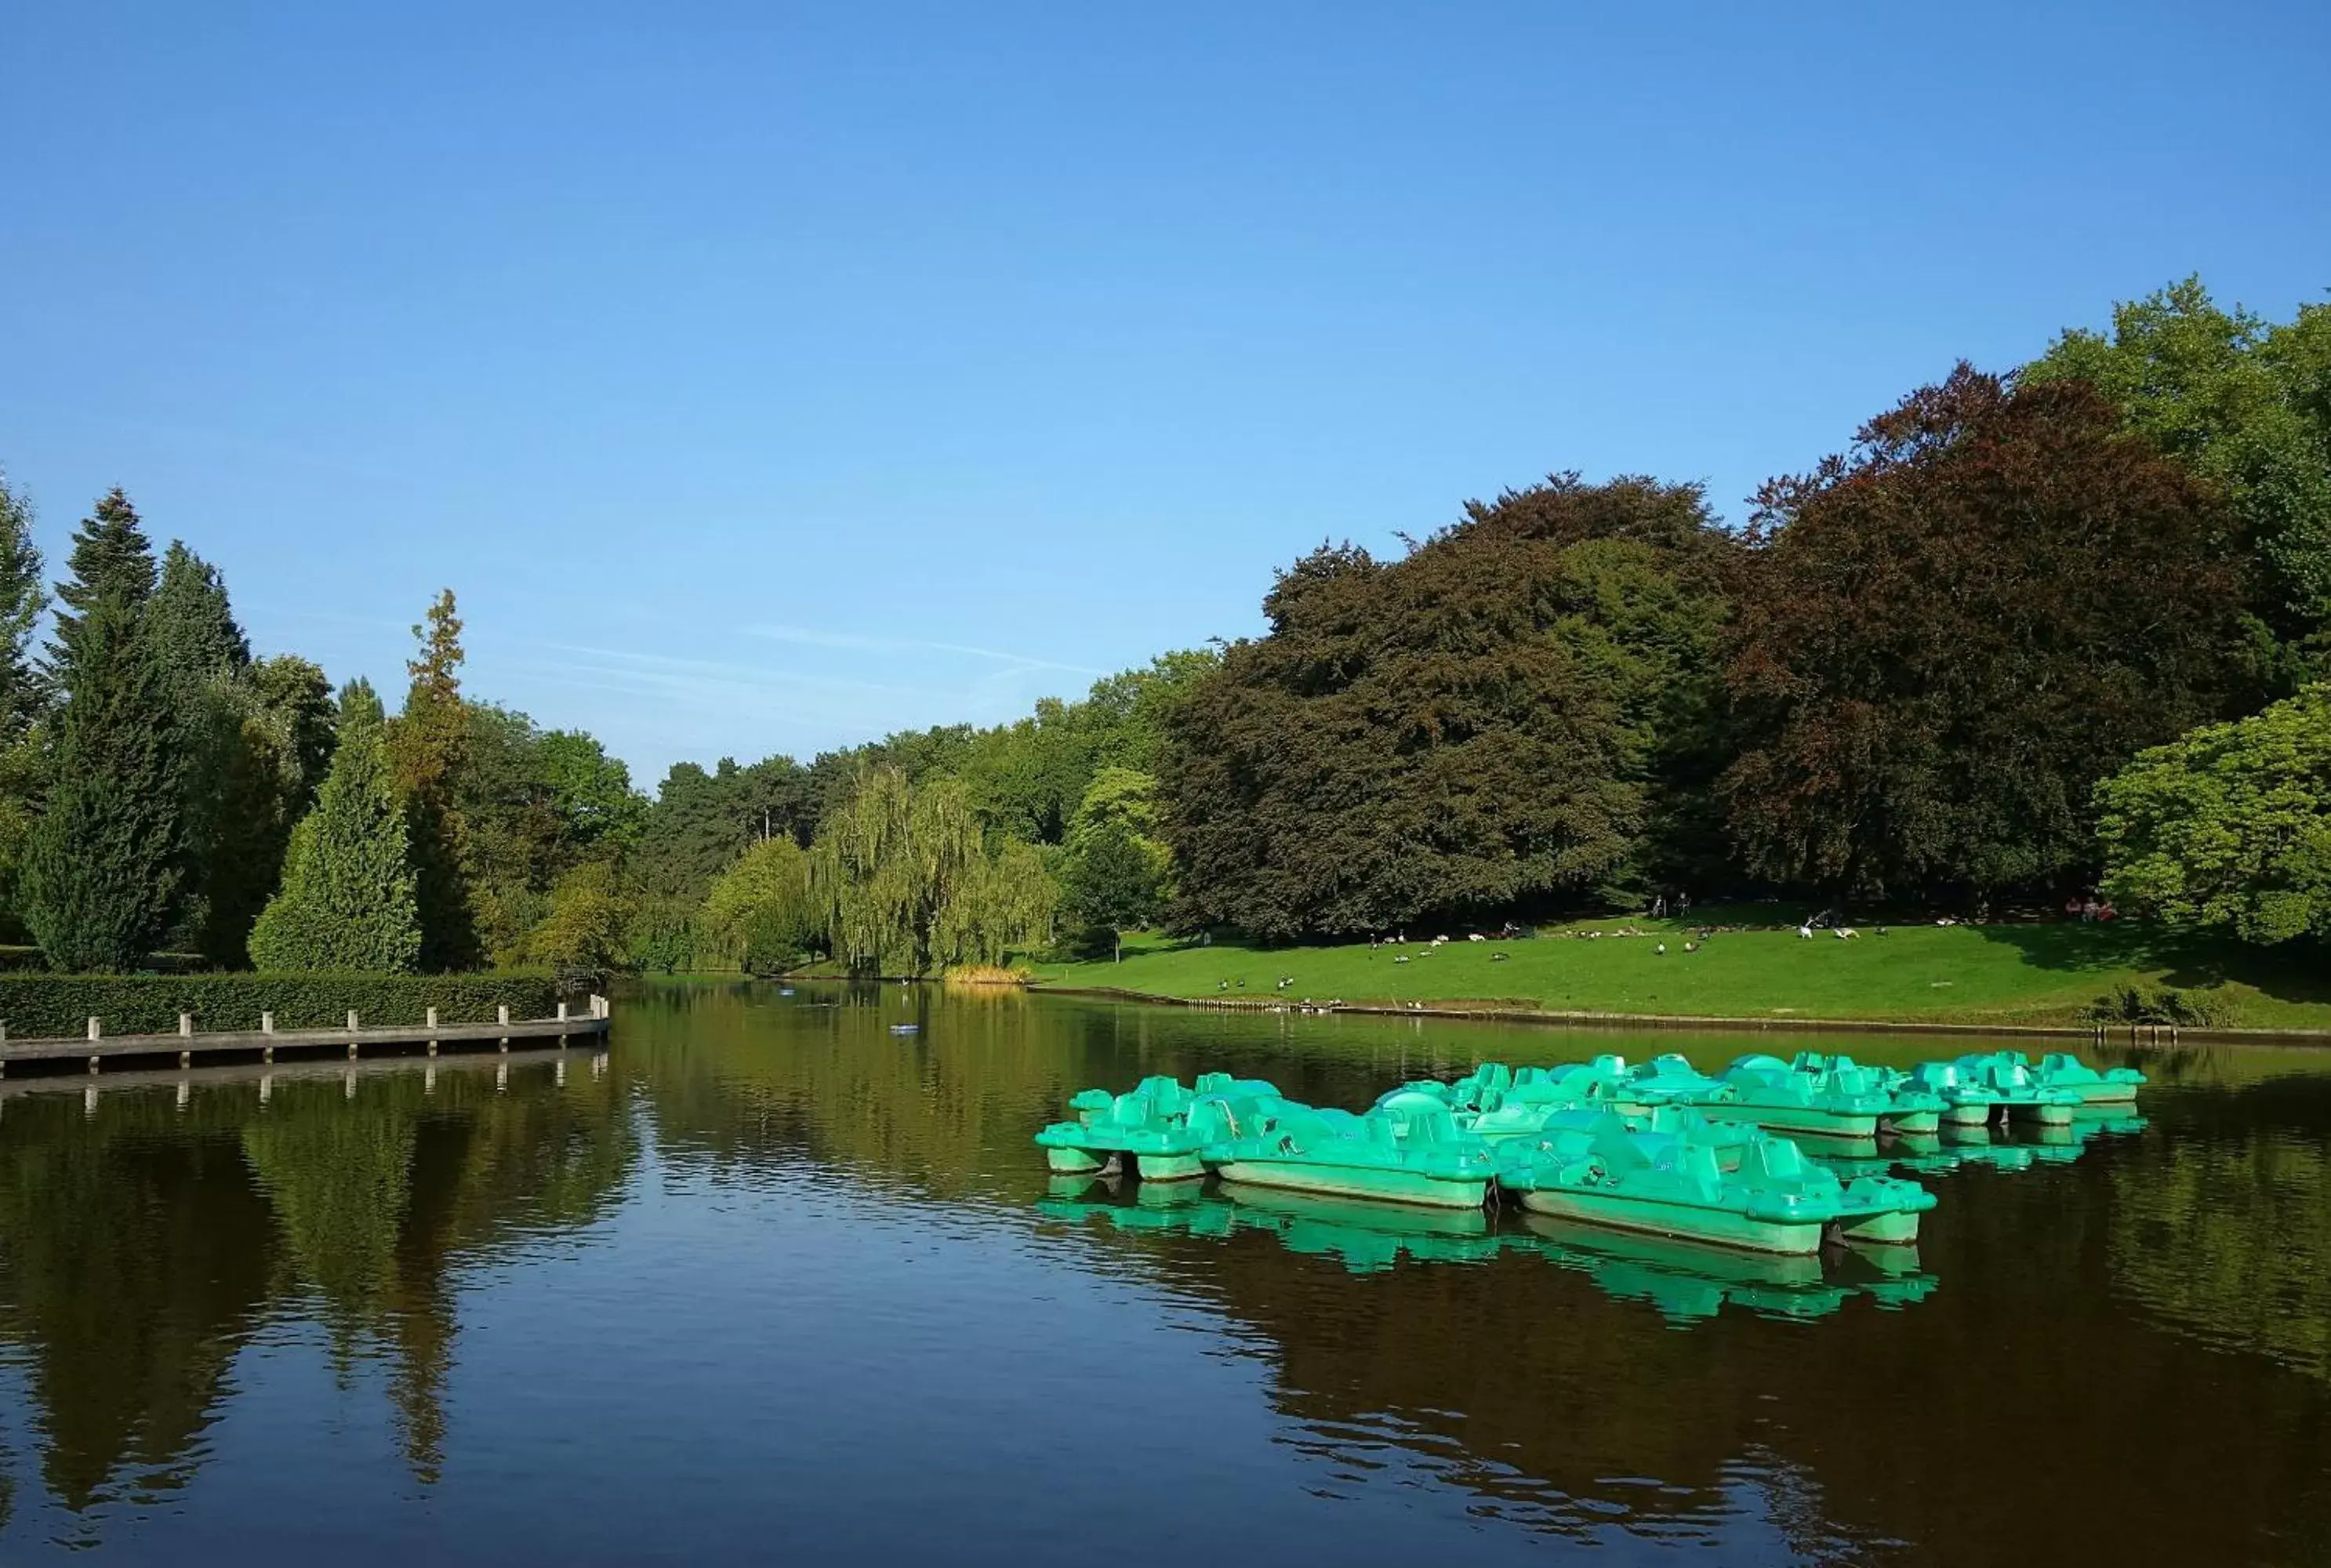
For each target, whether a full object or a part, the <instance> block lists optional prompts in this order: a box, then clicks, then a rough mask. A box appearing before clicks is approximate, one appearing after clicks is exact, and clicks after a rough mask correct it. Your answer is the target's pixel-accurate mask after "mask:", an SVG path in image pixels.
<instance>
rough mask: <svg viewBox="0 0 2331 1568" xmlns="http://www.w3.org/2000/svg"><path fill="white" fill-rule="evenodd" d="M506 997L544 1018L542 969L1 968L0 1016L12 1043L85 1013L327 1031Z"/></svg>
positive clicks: (135, 1028) (131, 1023) (551, 991)
mask: <svg viewBox="0 0 2331 1568" xmlns="http://www.w3.org/2000/svg"><path fill="white" fill-rule="evenodd" d="M501 1003H509V1010H510V1016H511V1017H513V1018H543V1017H547V1016H548V1015H549V1014H550V1013H551V1012H555V1011H556V1010H557V991H556V988H555V987H554V985H553V984H552V981H551V978H550V976H549V975H547V974H529V973H518V974H0V1023H5V1025H6V1026H7V1030H8V1034H9V1036H10V1038H12V1039H16V1040H33V1039H56V1038H68V1037H71V1036H73V1035H78V1034H80V1033H81V1031H83V1030H84V1029H85V1028H87V1026H88V1023H89V1020H90V1018H91V1017H94V1018H96V1019H97V1020H98V1021H99V1023H100V1027H102V1028H103V1030H104V1031H105V1032H106V1033H108V1034H162V1033H166V1032H168V1031H171V1030H174V1029H176V1028H177V1027H178V1014H179V1013H180V1012H191V1013H193V1014H194V1015H195V1028H196V1029H198V1030H229V1029H257V1028H258V1027H259V1016H260V1014H261V1013H262V1012H271V1013H273V1014H274V1015H275V1027H276V1028H278V1029H331V1028H337V1027H338V1026H340V1025H343V1024H345V1023H347V1020H348V1009H350V1008H355V1009H356V1010H357V1014H358V1016H359V1017H360V1018H361V1020H362V1021H363V1022H364V1023H365V1024H366V1026H367V1027H371V1026H376V1025H377V1026H382V1027H385V1026H387V1025H390V1024H406V1023H419V1022H423V1020H424V1019H426V1018H427V1017H428V1015H429V1009H430V1008H432V1007H434V1008H435V1009H437V1017H438V1021H439V1022H442V1023H490V1022H493V1019H494V1010H495V1008H496V1007H497V1006H499V1004H501Z"/></svg>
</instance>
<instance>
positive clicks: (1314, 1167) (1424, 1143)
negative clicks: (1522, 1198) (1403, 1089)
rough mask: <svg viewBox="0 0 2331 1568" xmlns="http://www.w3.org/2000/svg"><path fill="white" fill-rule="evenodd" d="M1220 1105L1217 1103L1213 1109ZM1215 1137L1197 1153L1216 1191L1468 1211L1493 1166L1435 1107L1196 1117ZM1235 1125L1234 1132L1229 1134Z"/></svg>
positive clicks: (1279, 1106)
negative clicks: (1277, 1192) (1240, 1188)
mask: <svg viewBox="0 0 2331 1568" xmlns="http://www.w3.org/2000/svg"><path fill="white" fill-rule="evenodd" d="M1213 1103H1214V1104H1215V1105H1218V1106H1219V1105H1221V1104H1222V1102H1220V1101H1216V1102H1213ZM1202 1118H1203V1119H1204V1120H1207V1121H1208V1122H1209V1123H1210V1124H1212V1125H1213V1126H1216V1127H1217V1129H1218V1136H1216V1137H1215V1139H1214V1140H1213V1141H1212V1142H1210V1143H1208V1144H1207V1145H1206V1146H1205V1149H1204V1160H1205V1163H1206V1164H1207V1166H1208V1167H1209V1168H1210V1169H1212V1170H1213V1171H1214V1172H1215V1174H1218V1175H1220V1176H1221V1177H1222V1178H1223V1180H1224V1181H1226V1182H1243V1183H1248V1184H1249V1185H1251V1186H1256V1187H1285V1188H1288V1189H1289V1190H1291V1191H1294V1192H1299V1193H1323V1194H1326V1195H1327V1196H1329V1197H1337V1198H1365V1199H1367V1200H1369V1201H1371V1202H1387V1203H1420V1204H1422V1205H1424V1206H1425V1207H1427V1208H1433V1209H1478V1208H1479V1207H1480V1206H1481V1204H1482V1202H1484V1201H1485V1200H1486V1199H1487V1198H1488V1197H1489V1183H1490V1182H1491V1180H1493V1179H1494V1178H1495V1176H1496V1175H1497V1159H1496V1156H1495V1155H1492V1154H1491V1153H1490V1152H1489V1145H1488V1144H1487V1143H1486V1142H1484V1141H1483V1140H1482V1139H1481V1138H1479V1137H1478V1136H1475V1135H1473V1134H1471V1133H1469V1132H1467V1131H1465V1130H1464V1129H1462V1128H1460V1126H1458V1125H1457V1118H1456V1117H1454V1116H1453V1115H1451V1112H1450V1110H1449V1107H1446V1106H1442V1105H1421V1106H1402V1107H1384V1108H1382V1109H1377V1110H1372V1111H1369V1112H1368V1113H1367V1114H1366V1115H1365V1116H1355V1115H1353V1114H1352V1113H1351V1112H1350V1111H1344V1110H1320V1109H1317V1108H1315V1107H1311V1106H1307V1105H1299V1104H1297V1103H1295V1102H1294V1101H1292V1100H1283V1099H1275V1098H1274V1099H1267V1100H1263V1101H1261V1102H1260V1103H1259V1104H1258V1105H1257V1106H1256V1107H1254V1114H1253V1115H1252V1116H1251V1117H1236V1118H1232V1117H1228V1116H1227V1115H1224V1114H1221V1113H1213V1112H1203V1111H1202V1112H1201V1113H1199V1114H1196V1115H1194V1116H1193V1117H1192V1120H1193V1122H1196V1121H1198V1120H1200V1119H1202ZM1234 1124H1235V1125H1234Z"/></svg>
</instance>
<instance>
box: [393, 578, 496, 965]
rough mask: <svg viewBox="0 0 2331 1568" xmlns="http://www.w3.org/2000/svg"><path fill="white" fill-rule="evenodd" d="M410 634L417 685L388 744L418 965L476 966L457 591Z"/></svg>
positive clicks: (410, 664) (409, 668)
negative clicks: (414, 886) (414, 900)
mask: <svg viewBox="0 0 2331 1568" xmlns="http://www.w3.org/2000/svg"><path fill="white" fill-rule="evenodd" d="M413 635H414V639H415V640H416V641H419V643H420V644H421V647H420V651H419V652H418V653H417V654H416V656H415V657H414V658H413V659H411V660H408V661H407V662H406V664H405V667H404V668H405V670H406V672H407V673H408V674H409V675H410V676H411V677H412V684H411V685H410V686H409V687H407V688H406V689H405V693H404V713H403V714H402V715H401V716H399V717H398V718H397V721H396V723H395V725H394V726H393V727H391V728H390V730H389V735H388V746H389V758H390V761H391V763H392V765H394V767H395V774H396V790H397V795H398V798H399V799H400V800H402V801H403V802H404V810H405V818H406V821H407V822H408V823H409V825H410V828H411V832H412V835H413V863H414V870H415V871H416V872H417V873H418V874H419V882H418V894H419V898H420V908H421V966H422V967H423V969H429V970H449V969H473V968H475V967H477V965H478V964H479V962H480V957H481V956H482V954H481V945H480V940H479V936H478V921H477V912H476V908H475V904H474V901H473V899H472V898H471V869H470V854H469V825H468V823H467V822H466V821H465V820H464V819H463V817H462V814H461V806H460V803H459V797H458V794H457V793H456V792H457V790H458V788H459V784H460V775H461V766H462V763H463V761H464V759H465V754H466V752H467V749H468V740H469V712H468V708H467V706H466V705H465V704H464V703H463V702H462V700H461V657H462V655H461V617H460V616H459V615H458V614H457V613H455V612H454V606H453V590H452V589H451V588H447V589H445V590H443V591H442V592H441V593H440V594H438V595H437V598H436V601H435V603H432V604H431V605H430V606H429V617H428V620H427V622H426V623H425V624H423V625H419V626H415V627H414V629H413Z"/></svg>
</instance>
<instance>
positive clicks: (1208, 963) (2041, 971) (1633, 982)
mask: <svg viewBox="0 0 2331 1568" xmlns="http://www.w3.org/2000/svg"><path fill="white" fill-rule="evenodd" d="M1622 929H1623V930H1632V931H1637V932H1641V935H1640V936H1616V935H1613V934H1612V933H1614V932H1617V931H1620V930H1622ZM1698 929H1699V927H1698V924H1697V923H1695V922H1687V921H1680V920H1650V919H1623V920H1605V921H1603V922H1602V923H1600V924H1599V925H1585V926H1578V927H1562V928H1559V929H1553V930H1548V931H1546V932H1544V933H1542V934H1541V935H1539V936H1534V937H1529V938H1527V939H1523V940H1518V941H1489V942H1470V941H1467V940H1465V939H1464V937H1463V935H1462V934H1461V933H1457V932H1451V936H1456V937H1458V940H1456V941H1453V942H1451V943H1449V944H1447V945H1446V946H1441V947H1437V948H1435V947H1430V946H1427V945H1425V944H1424V943H1421V942H1413V941H1412V942H1410V943H1408V944H1407V945H1405V946H1400V947H1391V946H1384V947H1375V948H1371V947H1370V946H1368V945H1367V944H1366V943H1365V942H1361V943H1356V944H1351V945H1346V946H1312V947H1273V948H1259V947H1251V946H1242V945H1238V944H1233V943H1221V942H1218V943H1214V944H1213V945H1212V946H1202V945H1197V944H1194V943H1188V942H1180V941H1175V940H1171V939H1168V938H1165V937H1147V938H1144V939H1141V940H1138V941H1128V942H1127V944H1126V950H1125V961H1124V962H1123V963H1122V964H1112V963H1110V962H1108V960H1106V959H1102V960H1099V961H1098V962H1093V963H1083V964H1051V965H1037V966H1036V980H1037V983H1038V984H1042V985H1052V986H1073V987H1116V988H1121V989H1124V990H1127V991H1137V992H1142V993H1148V994H1151V995H1159V996H1177V997H1207V996H1232V997H1244V998H1260V999H1262V1000H1265V1001H1270V1000H1272V999H1275V998H1284V999H1286V1000H1288V1001H1290V1002H1300V1001H1303V1000H1306V999H1309V1000H1312V1001H1325V1000H1328V999H1331V998H1332V999H1335V1000H1338V1001H1342V1002H1346V1003H1403V1002H1422V1003H1427V1004H1456V1003H1475V1004H1496V1005H1499V1006H1505V1007H1515V1008H1531V1009H1538V1010H1543V1011H1546V1012H1634V1013H1661V1014H1675V1015H1697V1016H1703V1017H1726V1018H1774V1019H1788V1018H1809V1019H1813V1018H1832V1019H1834V1018H1848V1019H1872V1020H1899V1021H1904V1022H1910V1021H1917V1022H1951V1023H2072V1022H2079V1021H2080V1016H2081V1013H2082V1010H2083V1009H2084V1008H2086V1007H2087V1006H2088V1004H2090V1003H2093V1002H2094V1001H2095V1000H2096V999H2097V998H2098V996H2100V995H2103V994H2106V993H2117V992H2121V991H2123V990H2126V989H2135V990H2136V991H2138V992H2140V993H2146V994H2148V995H2152V996H2157V995H2158V994H2159V993H2161V991H2162V990H2163V989H2164V988H2166V987H2174V988H2176V989H2178V990H2179V991H2180V992H2182V993H2184V996H2185V999H2186V1000H2187V1002H2188V1003H2190V1004H2193V1005H2195V1006H2198V1007H2200V1008H2201V1009H2203V1010H2204V1011H2205V1012H2207V1013H2208V1014H2209V1015H2210V1017H2209V1022H2212V1023H2216V1024H2220V1025H2222V1026H2226V1027H2232V1028H2249V1029H2331V974H2326V972H2325V971H2326V967H2331V966H2326V965H2324V964H2323V963H2322V961H2321V955H2320V954H2319V953H2316V954H2313V955H2308V954H2300V953H2293V954H2291V955H2287V956H2286V955H2276V954H2260V953H2259V952H2257V951H2255V950H2247V949H2241V948H2238V947H2232V946H2215V945H2208V944H2197V943H2193V942H2186V941H2180V940H2177V939H2175V938H2174V937H2171V936H2168V935H2166V934H2165V933H2164V932H2162V931H2160V930H2158V929H2157V928H2154V927H2146V926H2143V925H2140V924H2137V923H2135V922H2130V921H2116V922H2113V923H2110V924H2107V925H2080V924H2078V923H2067V924H2042V925H1998V926H1951V927H1936V926H1913V927H1900V926H1898V927H1892V928H1890V929H1889V932H1888V934H1887V935H1886V936H1877V935H1875V933H1874V930H1873V929H1870V928H1865V929H1864V931H1863V934H1862V936H1860V939H1858V940H1855V941H1842V940H1840V939H1838V938H1836V937H1834V936H1831V935H1829V934H1827V933H1816V934H1815V935H1814V936H1813V937H1812V940H1810V941H1808V940H1804V939H1803V938H1800V937H1799V936H1797V934H1796V933H1795V931H1794V930H1793V929H1781V930H1741V931H1725V932H1719V933H1718V934H1717V935H1716V936H1713V937H1712V938H1711V939H1709V940H1708V942H1707V943H1705V944H1704V945H1703V946H1701V947H1700V949H1699V951H1698V952H1696V953H1686V952H1685V951H1683V944H1684V943H1685V942H1686V941H1688V940H1691V939H1692V938H1693V937H1694V936H1695V935H1696V933H1697V932H1698ZM1589 930H1599V931H1601V932H1603V933H1604V935H1603V936H1600V937H1599V938H1590V937H1588V936H1585V935H1584V933H1585V932H1586V931H1589ZM1661 942H1664V943H1665V944H1666V945H1667V952H1666V953H1665V954H1664V955H1661V954H1660V953H1659V952H1658V951H1657V947H1658V945H1659V944H1660V943H1661ZM1403 955H1405V956H1406V957H1407V958H1408V959H1409V962H1407V963H1405V964H1401V963H1396V962H1395V961H1394V960H1395V958H1396V957H1398V956H1403ZM1500 955H1502V956H1500ZM1282 978H1286V979H1289V980H1290V981H1291V982H1292V984H1289V985H1288V986H1286V987H1285V988H1284V989H1283V990H1282V989H1280V988H1279V982H1280V980H1281V979H1282Z"/></svg>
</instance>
